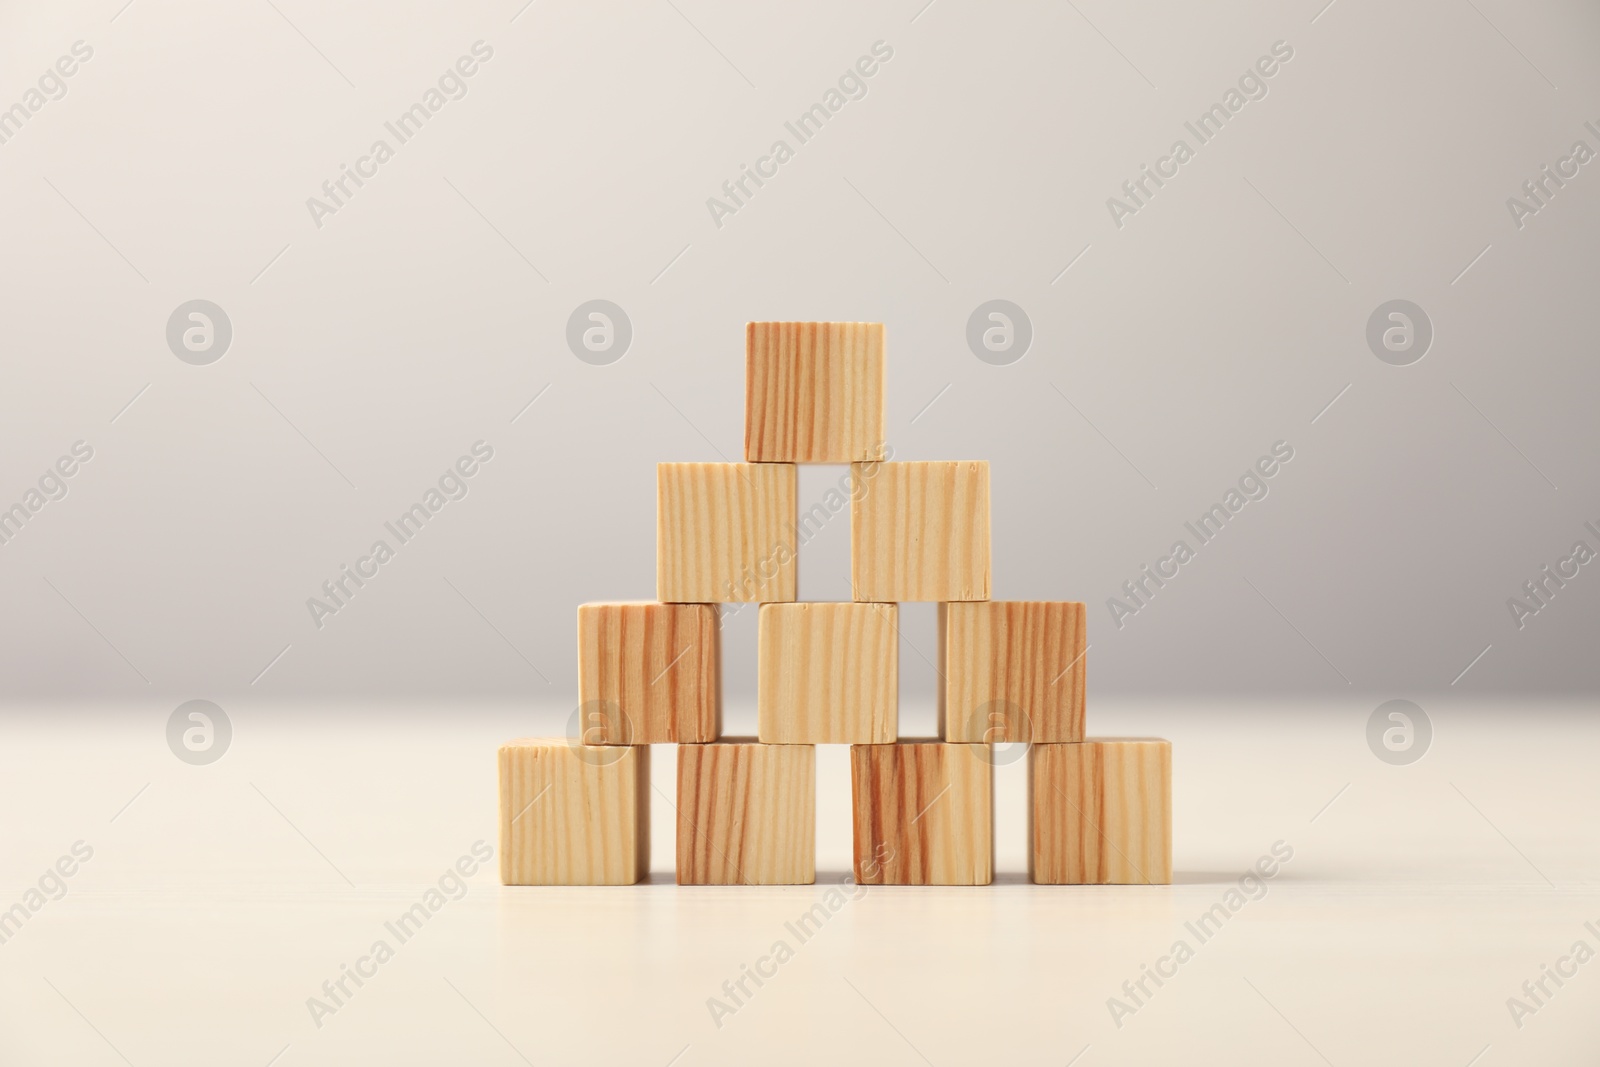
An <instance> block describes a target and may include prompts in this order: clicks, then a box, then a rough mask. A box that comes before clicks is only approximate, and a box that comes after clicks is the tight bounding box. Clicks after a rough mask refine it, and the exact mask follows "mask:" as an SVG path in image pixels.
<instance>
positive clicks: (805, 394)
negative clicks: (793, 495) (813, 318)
mask: <svg viewBox="0 0 1600 1067" xmlns="http://www.w3.org/2000/svg"><path fill="white" fill-rule="evenodd" d="M744 382H745V386H744V388H745V399H744V458H745V459H746V460H748V461H750V462H751V463H854V462H858V461H865V460H874V459H880V458H882V455H883V452H882V448H883V444H884V414H883V411H884V409H883V397H884V360H883V323H881V322H751V323H747V324H746V325H745V377H744Z"/></svg>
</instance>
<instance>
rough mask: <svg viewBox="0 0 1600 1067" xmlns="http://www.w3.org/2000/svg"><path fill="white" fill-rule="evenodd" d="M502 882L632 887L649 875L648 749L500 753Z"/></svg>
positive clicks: (541, 745)
mask: <svg viewBox="0 0 1600 1067" xmlns="http://www.w3.org/2000/svg"><path fill="white" fill-rule="evenodd" d="M499 765H500V881H501V882H502V883H503V884H504V885H632V884H633V883H634V882H637V881H638V880H639V879H640V878H643V877H644V876H645V874H646V873H648V871H649V869H650V750H649V749H648V748H623V747H609V748H602V747H591V746H586V745H574V744H572V743H571V742H569V741H567V740H566V739H565V738H523V739H520V740H516V741H508V742H506V743H505V744H504V745H501V746H500V751H499Z"/></svg>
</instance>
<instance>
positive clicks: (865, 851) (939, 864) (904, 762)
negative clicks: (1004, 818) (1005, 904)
mask: <svg viewBox="0 0 1600 1067" xmlns="http://www.w3.org/2000/svg"><path fill="white" fill-rule="evenodd" d="M990 752H991V750H990V749H989V746H988V745H951V744H944V743H942V742H937V741H901V742H899V743H898V744H893V745H855V746H852V747H851V749H850V792H851V799H852V803H853V806H854V816H855V877H856V881H857V882H858V883H860V884H861V885H988V884H989V881H990V879H991V877H992V871H993V853H994V844H993V826H992V819H993V816H992V807H993V805H992V795H993V778H992V773H991V772H992V769H993V765H992V763H991V760H990Z"/></svg>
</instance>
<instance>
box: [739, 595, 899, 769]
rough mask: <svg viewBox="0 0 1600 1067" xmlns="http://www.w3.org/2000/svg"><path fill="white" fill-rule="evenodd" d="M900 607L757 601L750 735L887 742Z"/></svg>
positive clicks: (790, 741) (893, 709) (893, 724)
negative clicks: (753, 710)
mask: <svg viewBox="0 0 1600 1067" xmlns="http://www.w3.org/2000/svg"><path fill="white" fill-rule="evenodd" d="M899 612H900V609H899V607H898V606H896V605H894V604H812V603H807V604H763V605H762V606H761V615H760V621H759V627H758V629H759V634H758V642H757V643H758V671H757V684H756V720H757V731H756V735H757V736H758V737H759V738H760V739H761V740H762V741H763V742H765V743H766V744H778V745H796V744H798V745H827V744H870V745H882V744H887V743H889V742H891V741H893V740H894V739H895V731H896V729H897V726H898V723H899V680H898V664H899V646H898V644H897V642H896V638H897V636H898V634H899V628H898V625H897V621H896V620H897V619H898V617H899Z"/></svg>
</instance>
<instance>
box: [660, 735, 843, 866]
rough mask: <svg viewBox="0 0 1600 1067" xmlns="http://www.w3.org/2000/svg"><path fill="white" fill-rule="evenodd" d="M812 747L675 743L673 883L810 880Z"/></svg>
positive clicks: (814, 803)
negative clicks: (675, 851)
mask: <svg viewBox="0 0 1600 1067" xmlns="http://www.w3.org/2000/svg"><path fill="white" fill-rule="evenodd" d="M816 753H817V750H816V749H815V748H813V747H811V746H810V745H762V744H755V743H745V742H734V743H730V742H717V743H715V744H710V745H683V746H680V747H679V749H678V884H679V885H810V884H811V883H813V882H815V881H816V880H817V840H816V829H817V796H816V787H817V756H816Z"/></svg>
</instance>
